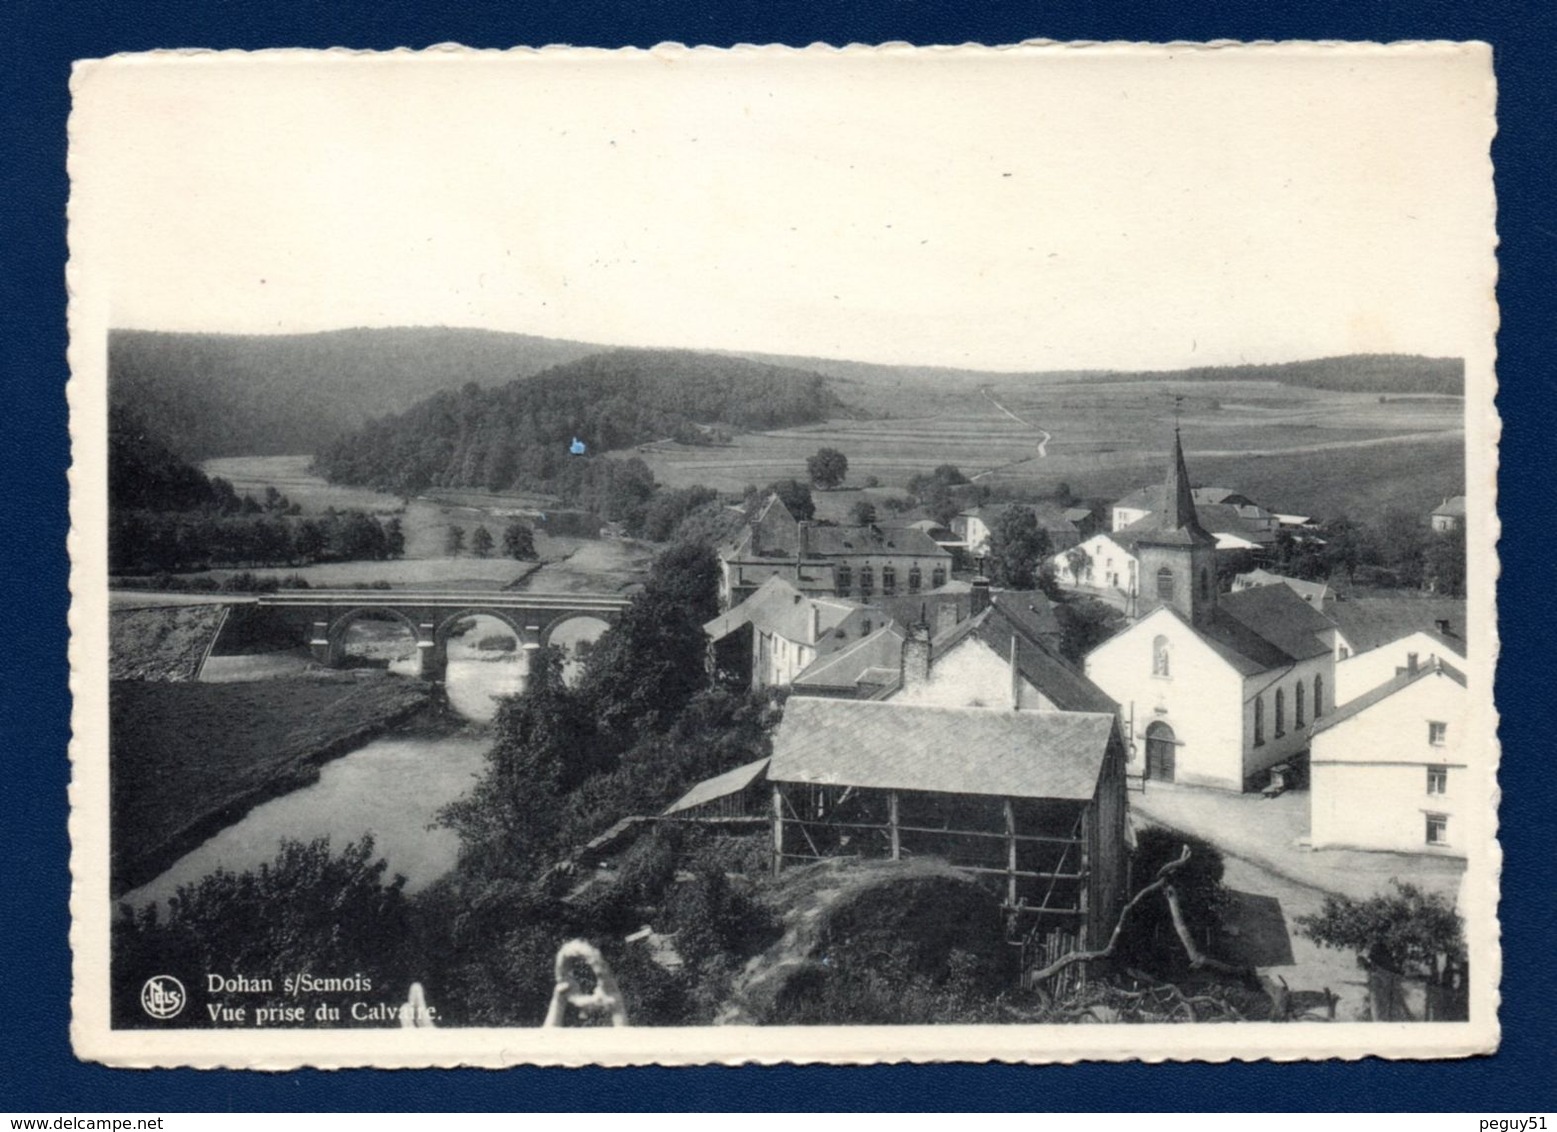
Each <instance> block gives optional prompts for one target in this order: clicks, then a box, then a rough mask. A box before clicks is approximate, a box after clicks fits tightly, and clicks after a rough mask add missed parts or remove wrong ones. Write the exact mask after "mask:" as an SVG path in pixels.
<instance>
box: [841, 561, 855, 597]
mask: <svg viewBox="0 0 1557 1132" xmlns="http://www.w3.org/2000/svg"><path fill="white" fill-rule="evenodd" d="M853 585H854V571H853V570H852V569H851V568H849V567H848V566H840V567H838V596H839V597H848V596H849V589H850V588H851V587H852V586H853Z"/></svg>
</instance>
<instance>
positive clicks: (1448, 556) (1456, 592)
mask: <svg viewBox="0 0 1557 1132" xmlns="http://www.w3.org/2000/svg"><path fill="white" fill-rule="evenodd" d="M1424 557H1425V559H1426V561H1425V573H1426V582H1427V584H1428V585H1429V586H1430V587H1431V588H1432V590H1433V592H1434V593H1438V594H1443V595H1444V596H1446V597H1462V596H1464V593H1465V565H1466V564H1465V531H1464V529H1463V528H1460V527H1455V528H1453V529H1451V530H1447V531H1434V532H1433V533H1432V534H1431V535H1429V536H1428V539H1427V550H1426V554H1425V556H1424Z"/></svg>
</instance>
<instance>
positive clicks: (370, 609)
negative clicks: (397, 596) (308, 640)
mask: <svg viewBox="0 0 1557 1132" xmlns="http://www.w3.org/2000/svg"><path fill="white" fill-rule="evenodd" d="M364 618H367V619H368V620H371V621H398V622H400V624H402V625H404V626H405V627H406V628H407V629H409V630H410V631H411V637H412V639H413V640H415V639H417V638H418V633H417V628H416V622H415V621H413V620H411V618H409V617H407V616H406V615H405V614H404V613H402V612H400V610H398V609H396V608H395V607H394V606H392V605H364V606H359V607H357V608H356V609H352V610H349V611H348V612H346V613H343V614H341V615H340V616H339V617H337V618H335V619H334V620H332V621H331V622H330V628H329V631H328V633H327V634H326V636H327V637H328V638H329V641H330V651H331V652H332V653H334V654H336V655H339V654H340V651H341V650H342V649H343V648H344V647H345V645H346V630H347V629H350V628H351V627H352V625H353V624H354V623H356V622H358V621H361V620H363V619H364Z"/></svg>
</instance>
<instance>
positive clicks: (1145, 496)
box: [1114, 483, 1248, 511]
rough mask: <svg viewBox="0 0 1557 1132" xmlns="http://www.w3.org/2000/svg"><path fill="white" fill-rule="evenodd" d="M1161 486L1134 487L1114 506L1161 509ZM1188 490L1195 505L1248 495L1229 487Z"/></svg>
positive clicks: (1145, 509)
mask: <svg viewBox="0 0 1557 1132" xmlns="http://www.w3.org/2000/svg"><path fill="white" fill-rule="evenodd" d="M1162 488H1163V485H1162V484H1160V483H1154V484H1149V485H1147V486H1146V487H1139V488H1136V489H1135V490H1134V491H1132V492H1131V493H1130V494H1129V495H1126V496H1124V497H1122V498H1121V499H1118V500H1116V501H1115V503H1114V506H1115V507H1126V508H1129V509H1130V510H1134V511H1161V510H1162ZM1189 490H1190V496H1191V497H1192V498H1193V499H1194V501H1195V503H1196V505H1197V506H1198V505H1200V504H1202V503H1227V502H1229V501H1235V500H1248V496H1246V495H1244V494H1243V492H1241V491H1235V490H1234V489H1233V488H1230V487H1214V486H1206V487H1192V488H1190V489H1189Z"/></svg>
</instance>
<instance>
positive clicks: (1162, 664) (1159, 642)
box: [1152, 636, 1169, 676]
mask: <svg viewBox="0 0 1557 1132" xmlns="http://www.w3.org/2000/svg"><path fill="white" fill-rule="evenodd" d="M1152 675H1153V676H1167V675H1169V672H1168V638H1167V637H1163V636H1157V637H1154V638H1153V639H1152Z"/></svg>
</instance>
